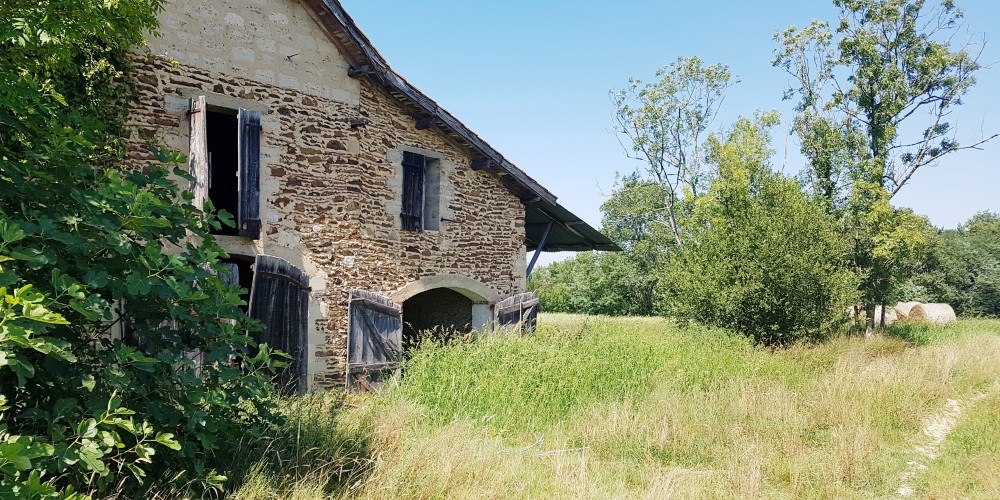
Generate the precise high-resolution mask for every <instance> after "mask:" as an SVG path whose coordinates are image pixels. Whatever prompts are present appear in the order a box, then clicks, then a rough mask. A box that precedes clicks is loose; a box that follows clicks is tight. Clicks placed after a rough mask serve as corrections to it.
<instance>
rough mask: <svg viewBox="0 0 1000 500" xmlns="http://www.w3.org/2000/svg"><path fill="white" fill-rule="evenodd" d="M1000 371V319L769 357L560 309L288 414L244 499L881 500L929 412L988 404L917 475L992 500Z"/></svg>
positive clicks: (933, 491) (648, 322)
mask: <svg viewBox="0 0 1000 500" xmlns="http://www.w3.org/2000/svg"><path fill="white" fill-rule="evenodd" d="M997 360H1000V322H997V321H985V320H975V321H973V320H970V321H960V322H958V323H956V324H954V325H951V326H948V327H933V328H922V327H921V328H918V327H904V328H900V329H896V330H894V331H892V332H891V334H890V335H886V336H876V337H872V338H863V337H836V338H832V339H829V340H827V341H825V342H822V343H818V344H801V345H796V346H792V347H788V348H784V349H780V350H771V349H763V348H757V347H754V346H752V345H751V344H750V343H749V342H747V341H746V340H745V339H743V338H740V337H734V336H731V335H729V334H727V333H726V332H724V331H720V330H714V329H707V328H680V327H677V326H675V325H673V324H671V323H670V322H668V321H665V320H661V319H652V318H625V319H621V318H618V319H612V318H586V317H580V316H569V315H543V316H542V317H541V320H540V327H539V330H538V332H537V334H536V335H534V336H524V337H521V336H511V337H493V338H485V339H481V340H480V341H478V342H476V343H453V344H449V345H436V346H433V345H427V346H424V347H422V348H421V349H419V350H417V351H416V352H415V353H413V356H412V358H411V359H410V360H409V362H408V363H407V365H406V367H405V369H404V370H403V375H402V377H401V378H398V379H395V380H392V381H390V382H389V383H388V384H387V386H386V387H385V388H384V389H383V390H382V391H381V392H380V393H378V394H375V395H369V396H365V397H360V398H354V397H351V398H347V399H343V400H341V399H338V397H337V396H333V395H323V396H309V397H307V398H305V399H292V400H288V401H287V402H285V408H286V413H287V415H288V416H289V418H288V421H287V422H286V424H285V425H284V427H282V430H281V432H280V433H279V434H280V436H275V438H274V443H275V444H274V446H273V450H281V451H280V454H282V457H281V458H280V459H277V458H276V457H275V456H274V453H272V454H271V455H270V456H268V457H265V458H264V459H261V458H260V455H257V457H256V462H255V463H256V465H254V467H255V468H250V473H249V474H247V475H246V476H245V478H243V479H241V480H240V481H237V482H236V483H237V484H242V486H241V487H239V488H237V491H235V492H234V494H233V497H234V498H247V499H251V498H254V499H255V498H274V497H281V498H303V499H306V498H317V499H318V498H336V497H348V496H350V497H362V498H442V497H446V498H506V497H515V498H536V497H562V498H666V497H670V496H676V497H679V498H761V497H767V498H830V497H837V498H871V497H882V496H888V495H891V494H893V493H894V492H895V490H896V488H897V487H899V486H900V484H899V483H900V476H901V474H902V473H903V472H904V471H905V470H906V468H907V465H906V463H907V462H908V461H912V460H915V459H916V457H915V456H914V443H915V442H916V441H917V440H919V438H920V435H921V428H922V426H923V425H924V421H925V419H926V418H927V417H928V415H931V414H933V413H934V412H936V411H939V410H940V408H941V407H942V406H943V404H944V402H945V400H947V399H948V398H957V399H969V398H973V397H975V396H976V395H978V394H988V395H994V396H990V397H985V396H984V397H983V398H982V399H980V400H979V402H978V403H977V404H976V405H975V407H974V408H972V409H971V410H970V411H969V413H968V418H967V419H966V420H963V421H962V423H961V424H960V425H959V426H958V427H957V428H956V430H955V433H954V435H953V436H954V437H953V438H952V439H950V440H949V441H947V442H946V445H945V446H944V448H943V450H944V451H943V452H942V455H941V457H939V458H938V460H937V461H935V462H934V463H933V464H930V466H931V467H930V469H929V470H928V471H927V472H926V474H924V475H922V476H920V477H919V478H916V479H915V481H914V483H915V484H916V485H917V486H918V490H919V494H920V495H923V496H925V497H932V498H943V497H954V496H960V497H961V496H971V497H982V498H988V497H990V495H991V494H994V493H996V492H997V489H998V488H1000V486H998V485H1000V479H998V474H1000V473H997V472H995V471H996V470H1000V469H998V468H997V467H995V466H996V465H997V464H998V463H1000V432H997V426H1000V421H998V420H996V418H995V416H996V415H997V413H998V412H996V409H997V408H996V404H997V402H998V397H1000V396H998V395H1000V382H998V381H1000V363H997ZM293 443H294V447H293ZM275 453H277V451H276V452H275ZM245 455H246V456H248V457H249V456H252V455H253V454H252V453H250V452H247V453H245Z"/></svg>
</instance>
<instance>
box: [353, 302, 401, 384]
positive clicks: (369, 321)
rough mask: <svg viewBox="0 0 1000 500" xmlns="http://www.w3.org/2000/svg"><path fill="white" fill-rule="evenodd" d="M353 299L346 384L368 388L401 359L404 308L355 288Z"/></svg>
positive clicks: (376, 382)
mask: <svg viewBox="0 0 1000 500" xmlns="http://www.w3.org/2000/svg"><path fill="white" fill-rule="evenodd" d="M350 301H351V302H350V307H349V308H348V332H347V388H348V389H353V390H368V389H370V388H372V387H374V386H375V385H377V384H378V383H379V378H380V377H381V376H383V375H384V374H385V372H387V371H389V370H391V369H392V368H395V367H396V366H397V365H398V364H399V361H400V360H401V359H402V349H403V308H402V306H400V305H399V304H397V303H395V302H393V301H391V300H389V299H388V298H387V297H384V296H382V295H379V294H377V293H373V292H368V291H365V290H352V291H351V296H350Z"/></svg>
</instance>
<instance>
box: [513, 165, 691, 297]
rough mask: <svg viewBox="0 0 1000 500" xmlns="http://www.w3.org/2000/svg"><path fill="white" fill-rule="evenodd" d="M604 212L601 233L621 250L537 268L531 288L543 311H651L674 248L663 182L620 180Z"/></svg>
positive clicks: (631, 176) (583, 255) (588, 254)
mask: <svg viewBox="0 0 1000 500" xmlns="http://www.w3.org/2000/svg"><path fill="white" fill-rule="evenodd" d="M601 211H602V212H604V217H603V225H602V231H603V232H604V234H606V235H607V236H608V237H609V238H610V239H611V240H612V241H614V242H615V243H616V244H618V246H619V247H621V248H622V251H621V252H607V253H581V254H578V255H576V256H575V257H573V258H570V259H567V260H564V261H562V262H555V263H552V264H550V265H548V266H545V267H542V268H539V269H537V270H535V271H534V272H533V273H532V274H531V277H530V278H529V279H528V289H529V290H537V291H538V294H539V298H540V299H541V307H542V310H544V311H549V312H572V313H584V314H607V315H632V316H636V315H639V316H648V315H651V314H653V313H654V308H655V302H656V297H655V291H656V283H657V274H656V269H657V268H658V267H659V266H660V265H662V264H663V263H664V262H665V260H666V252H667V251H668V249H669V248H671V247H672V246H674V241H673V234H672V233H671V232H670V230H669V229H668V224H667V223H666V221H665V220H664V212H665V210H664V207H663V198H662V196H661V192H660V188H659V185H658V184H657V183H655V182H651V181H644V180H642V179H641V178H640V177H639V175H638V174H632V175H629V176H626V177H622V178H619V179H618V181H617V183H616V185H615V190H614V192H613V193H612V194H611V197H610V198H609V199H608V201H606V202H605V203H604V204H603V205H601Z"/></svg>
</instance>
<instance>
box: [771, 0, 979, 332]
mask: <svg viewBox="0 0 1000 500" xmlns="http://www.w3.org/2000/svg"><path fill="white" fill-rule="evenodd" d="M835 4H836V5H837V6H838V7H839V8H840V22H839V24H838V26H837V28H836V30H835V31H831V30H830V29H829V26H828V25H827V24H826V23H820V22H814V23H813V24H812V25H810V26H809V27H807V28H804V29H802V30H798V29H796V28H795V27H791V28H789V29H787V30H786V31H784V32H783V33H779V34H778V35H776V36H775V39H776V40H777V41H778V43H779V48H778V49H777V51H776V58H775V60H774V64H775V65H777V66H780V67H782V68H784V69H785V70H786V71H788V72H789V73H790V74H791V75H793V76H794V77H795V79H796V83H795V86H793V88H792V89H790V92H789V93H788V95H789V96H790V95H798V96H799V97H800V99H801V100H800V104H799V107H798V113H799V114H798V116H797V118H796V122H795V123H796V127H795V131H796V133H797V134H798V136H799V139H800V141H801V143H802V151H803V153H804V154H805V155H806V156H807V158H808V159H809V161H810V164H809V169H808V170H807V172H808V175H807V177H808V178H809V179H810V182H811V184H812V186H813V188H814V191H815V192H818V193H821V194H823V195H824V196H825V197H826V198H827V202H828V204H829V206H830V207H831V210H833V211H835V210H836V209H837V208H840V209H842V213H843V216H844V220H845V223H846V224H847V227H848V231H849V232H850V233H851V234H852V235H853V237H854V248H855V250H854V255H853V256H852V263H853V264H854V265H855V266H856V268H857V270H858V272H859V276H860V277H861V282H860V285H859V288H860V290H861V291H862V292H863V301H864V304H865V307H866V309H868V310H872V309H873V307H874V305H876V304H881V305H883V306H884V305H885V304H886V302H887V300H888V299H889V297H890V295H891V292H892V289H893V288H894V287H895V286H896V285H897V284H898V279H899V274H898V273H896V272H894V269H898V268H899V263H900V262H902V261H903V260H905V259H906V258H908V257H910V256H912V255H914V253H915V252H914V250H915V249H917V248H919V246H920V245H921V244H924V243H925V238H924V236H923V235H922V233H921V232H920V231H918V230H915V228H916V227H917V226H918V225H919V223H917V222H916V221H915V220H913V218H912V217H911V216H910V215H909V214H906V213H901V212H897V211H894V209H893V208H892V206H891V204H890V201H891V199H892V197H893V196H894V195H895V194H896V193H898V192H899V191H900V190H901V189H902V188H903V186H905V185H906V184H907V182H909V180H910V179H911V178H912V177H913V175H914V174H915V173H916V171H917V170H919V169H920V168H922V167H925V166H927V165H932V164H934V163H935V162H937V161H938V160H939V159H940V158H941V157H943V156H945V155H947V154H951V153H954V152H956V151H960V150H962V149H967V148H973V147H978V146H979V145H981V144H983V143H984V142H986V141H988V140H990V139H992V138H994V137H996V135H993V136H990V137H986V138H983V139H981V140H979V141H977V142H975V143H973V144H970V145H967V146H961V145H959V143H958V142H957V140H956V139H955V136H954V132H953V129H952V128H951V127H950V125H949V123H948V122H947V121H946V119H947V116H948V114H949V112H950V111H951V110H952V109H953V108H954V107H955V106H958V105H960V104H961V98H962V96H964V95H965V94H966V93H967V92H968V90H969V89H970V88H971V87H972V85H974V83H975V78H974V76H973V75H974V73H975V71H976V70H977V69H978V68H979V64H978V63H977V61H976V55H974V54H973V53H972V47H971V45H965V46H963V47H960V48H958V49H954V50H953V47H952V46H951V43H950V40H952V35H953V34H954V31H955V29H956V28H957V27H958V26H959V23H960V20H961V17H962V13H961V11H960V10H958V9H957V8H956V7H955V5H954V2H952V1H951V0H944V1H943V2H942V3H941V4H940V5H939V6H937V7H936V8H928V7H926V3H925V1H924V0H835ZM922 118H926V121H925V122H924V123H923V126H920V125H919V122H920V120H921V119H922ZM915 129H916V130H920V131H919V132H917V133H916V134H913V135H912V136H911V135H910V134H911V133H910V132H909V131H910V130H915ZM883 310H884V308H883ZM873 329H874V321H873V318H870V321H869V324H868V330H869V331H871V330H873Z"/></svg>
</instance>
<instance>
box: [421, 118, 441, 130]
mask: <svg viewBox="0 0 1000 500" xmlns="http://www.w3.org/2000/svg"><path fill="white" fill-rule="evenodd" d="M438 123H440V120H438V119H437V117H434V116H430V117H426V118H420V119H418V120H417V130H427V129H429V128H433V127H436V126H437V124H438Z"/></svg>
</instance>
